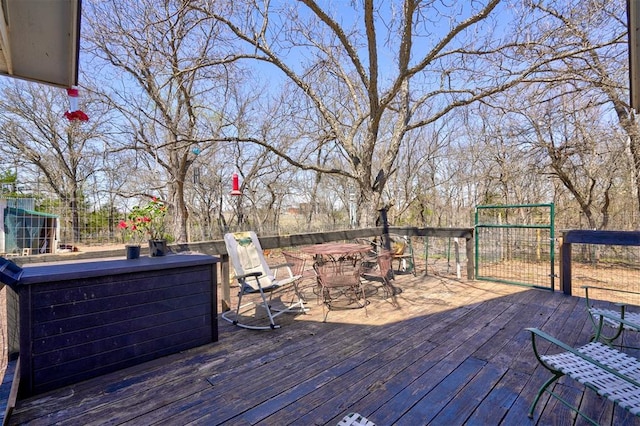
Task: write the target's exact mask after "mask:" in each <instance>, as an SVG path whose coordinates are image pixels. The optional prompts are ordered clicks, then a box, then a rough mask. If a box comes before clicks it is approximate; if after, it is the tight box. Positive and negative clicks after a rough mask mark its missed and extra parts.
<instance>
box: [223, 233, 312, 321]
mask: <svg viewBox="0 0 640 426" xmlns="http://www.w3.org/2000/svg"><path fill="white" fill-rule="evenodd" d="M224 242H225V245H226V247H227V253H228V254H229V259H230V260H231V264H232V265H233V269H234V270H235V276H236V279H237V280H238V284H239V287H240V288H239V290H238V305H237V307H236V310H235V316H234V317H233V318H229V315H230V314H232V313H234V312H233V311H228V312H225V313H223V314H222V318H223V319H224V320H226V321H229V322H231V323H233V324H234V325H237V326H238V327H243V328H249V329H254V330H267V329H276V328H280V326H279V325H278V324H276V323H275V318H276V317H277V316H279V315H281V314H283V313H287V312H294V313H304V312H306V308H305V305H304V301H303V299H302V297H301V296H300V292H299V289H298V282H299V280H300V279H301V275H294V274H293V273H292V270H291V269H290V268H282V269H284V270H286V271H287V272H288V273H287V276H286V277H282V278H280V277H278V278H277V279H276V276H275V275H274V273H273V272H272V271H271V268H270V267H269V265H268V264H267V261H266V259H265V257H264V252H263V250H262V247H261V246H260V240H259V239H258V237H257V236H256V234H255V232H252V231H249V232H236V233H230V234H226V235H225V236H224ZM282 266H285V265H281V266H279V267H274V269H275V268H280V267H282ZM288 285H291V286H292V287H293V290H294V295H293V299H292V300H291V302H290V303H289V304H288V305H286V306H284V307H283V308H281V309H276V308H274V307H273V306H272V304H271V302H272V297H273V294H274V292H275V291H276V290H280V289H284V288H285V287H287V286H288ZM267 293H269V297H268V298H267V295H266V294H267ZM250 294H259V295H260V299H261V301H260V302H253V301H252V302H249V303H245V304H243V303H242V299H243V296H245V295H250ZM249 306H255V307H256V308H257V307H258V306H262V307H263V308H264V309H265V312H266V314H267V317H268V319H269V324H268V325H254V324H248V323H247V322H242V321H241V315H240V314H241V313H244V312H246V310H247V308H248V307H249ZM256 313H257V312H256Z"/></svg>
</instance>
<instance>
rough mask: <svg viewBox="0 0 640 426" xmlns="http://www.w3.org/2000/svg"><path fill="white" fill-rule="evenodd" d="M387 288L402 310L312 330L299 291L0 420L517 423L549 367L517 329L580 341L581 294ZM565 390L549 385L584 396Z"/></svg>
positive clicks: (376, 302)
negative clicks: (249, 321) (214, 332)
mask: <svg viewBox="0 0 640 426" xmlns="http://www.w3.org/2000/svg"><path fill="white" fill-rule="evenodd" d="M376 285H379V283H378V284H376ZM394 285H396V286H398V287H399V288H400V289H401V290H402V291H401V293H400V294H398V296H397V300H398V304H399V305H400V307H399V308H396V307H394V306H392V305H391V304H390V303H389V302H388V301H385V300H383V299H382V298H381V296H382V292H381V290H379V291H378V293H377V294H375V290H374V288H371V290H372V295H371V296H370V297H369V296H368V299H369V300H370V301H371V304H370V305H369V307H368V309H367V310H368V313H369V315H368V317H366V316H365V313H364V310H362V309H360V310H352V311H332V312H331V313H330V314H329V317H328V322H327V323H322V322H321V321H322V318H323V314H322V307H321V306H318V305H316V303H315V296H314V295H313V294H309V295H308V300H309V307H310V308H311V311H310V312H309V313H308V314H307V315H296V316H289V315H287V316H281V317H279V318H282V321H283V322H284V323H283V327H282V328H281V329H278V330H273V331H261V332H256V331H250V330H243V329H239V328H237V327H234V326H233V325H231V324H229V323H227V322H225V321H221V322H220V326H219V341H218V342H217V343H213V344H209V345H205V346H202V347H199V348H194V349H191V350H188V351H185V352H184V353H182V354H176V355H171V356H167V357H165V358H161V359H157V360H154V361H150V362H149V363H146V364H142V365H138V366H135V367H132V368H129V369H126V370H122V371H119V372H115V373H111V374H108V375H105V376H101V377H99V378H96V379H92V380H89V381H87V382H83V383H78V384H76V385H72V386H69V387H66V388H62V389H59V390H56V391H52V392H48V393H46V394H43V395H42V396H41V397H35V398H31V399H26V400H21V401H18V404H17V406H16V409H15V410H14V413H13V416H12V418H11V422H12V424H18V423H21V422H28V421H34V422H35V423H36V424H37V423H55V422H61V423H68V424H103V423H110V424H131V425H138V424H156V423H157V424H186V423H189V422H195V423H198V424H261V425H274V424H290V423H293V424H336V423H337V421H338V420H339V419H340V418H342V417H343V416H344V415H345V414H347V413H349V412H358V413H360V414H362V415H364V416H366V417H368V418H369V419H370V420H371V421H373V422H375V423H376V424H379V425H385V424H394V423H397V424H426V423H429V422H431V423H432V424H463V423H467V424H475V425H485V424H496V425H497V424H505V425H511V424H527V423H529V422H530V420H529V419H528V418H527V410H528V408H529V405H530V403H531V401H532V399H533V397H534V396H535V394H536V392H537V391H538V388H539V386H540V385H541V384H542V382H543V381H544V380H546V379H547V378H548V377H549V373H548V372H547V371H546V370H544V369H542V368H541V367H540V366H539V365H538V363H537V361H536V360H535V358H534V356H533V353H532V351H531V343H530V337H529V335H528V333H526V332H524V328H525V327H531V326H534V327H539V328H542V329H544V330H546V331H548V332H550V333H552V334H553V335H554V336H556V337H558V338H560V339H561V340H565V341H568V342H571V343H572V344H580V343H585V339H586V340H588V338H589V337H590V331H591V330H590V327H591V326H590V324H589V323H588V318H587V316H586V315H587V314H586V304H585V302H584V299H582V298H577V297H568V296H565V295H562V294H560V293H556V294H553V293H551V292H548V291H543V290H534V289H526V288H523V287H513V286H506V285H503V284H492V283H489V282H482V283H479V282H459V281H449V280H444V279H441V278H437V277H417V278H414V277H412V276H411V275H402V276H398V277H396V282H395V283H394ZM545 350H546V349H545ZM563 383H564V384H562V385H559V386H557V389H556V390H558V391H560V392H562V393H563V394H564V395H566V396H567V397H568V398H570V399H571V400H574V401H578V400H579V398H582V395H583V394H584V389H583V388H581V387H580V386H579V385H575V384H574V383H570V382H563ZM543 398H545V397H543ZM589 401H590V402H589ZM585 403H589V404H591V405H590V406H589V409H590V410H591V412H595V413H597V412H600V411H602V412H603V414H602V415H601V416H600V417H599V419H600V420H602V421H603V423H609V424H611V423H613V424H625V425H626V424H632V425H633V424H640V422H639V421H638V419H637V418H634V417H629V416H626V415H625V414H626V413H624V412H621V410H619V409H614V408H613V405H612V404H606V403H604V404H603V403H602V401H601V399H600V400H598V399H597V397H593V396H590V395H589V394H586V395H585V396H584V402H583V404H585ZM536 411H537V412H536V419H538V418H539V417H540V415H541V413H542V420H541V422H540V423H541V424H554V423H557V422H566V421H568V420H570V419H571V418H572V416H573V414H572V413H571V412H570V411H569V410H568V409H566V408H564V407H561V406H558V405H556V404H554V403H553V402H551V403H548V402H547V400H546V399H544V400H543V401H541V402H540V404H539V407H538V409H537V410H536ZM621 420H622V421H624V422H625V423H619V421H621Z"/></svg>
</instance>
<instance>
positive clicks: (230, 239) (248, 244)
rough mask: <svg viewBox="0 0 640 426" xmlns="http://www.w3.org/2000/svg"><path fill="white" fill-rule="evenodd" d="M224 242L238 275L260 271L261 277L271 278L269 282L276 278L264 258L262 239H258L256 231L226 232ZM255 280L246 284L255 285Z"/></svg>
mask: <svg viewBox="0 0 640 426" xmlns="http://www.w3.org/2000/svg"><path fill="white" fill-rule="evenodd" d="M224 243H225V245H226V247H227V253H228V254H229V259H231V264H232V265H233V269H234V270H235V272H236V275H245V274H250V273H252V272H260V276H259V278H263V277H266V278H268V279H269V283H270V282H272V281H273V280H274V276H273V273H272V272H271V269H270V268H269V265H268V264H267V261H266V259H265V258H264V253H263V251H262V247H261V246H260V240H258V237H257V235H256V234H255V232H253V231H246V232H234V233H229V234H225V236H224ZM253 281H254V280H249V281H247V282H246V284H247V285H249V286H251V287H254V286H256V284H253ZM265 284H266V283H265ZM256 288H257V287H256Z"/></svg>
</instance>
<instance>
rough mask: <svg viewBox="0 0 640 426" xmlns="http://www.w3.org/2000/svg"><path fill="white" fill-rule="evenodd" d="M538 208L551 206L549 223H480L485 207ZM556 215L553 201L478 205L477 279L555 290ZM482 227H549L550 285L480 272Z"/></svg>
mask: <svg viewBox="0 0 640 426" xmlns="http://www.w3.org/2000/svg"><path fill="white" fill-rule="evenodd" d="M525 207H526V208H538V207H542V208H549V223H548V224H519V225H516V224H497V223H479V218H480V215H479V212H480V210H484V209H494V210H497V209H501V210H505V209H509V208H511V209H517V208H525ZM554 217H555V206H554V204H553V203H547V204H504V205H486V206H476V211H475V232H474V235H475V268H476V273H475V276H476V279H477V280H484V281H494V282H502V283H506V284H515V285H522V286H528V287H535V288H542V289H545V290H551V291H555V278H556V274H555V229H554ZM481 228H507V229H517V228H520V229H522V228H524V229H548V230H549V239H550V241H549V242H550V246H549V263H550V268H549V269H550V272H549V278H550V282H549V287H543V286H540V285H535V284H532V283H526V282H519V281H511V280H505V279H500V278H495V277H489V276H482V275H481V273H480V267H481V263H480V247H481V246H480V244H481V242H480V240H481V235H480V232H478V231H479V229H481Z"/></svg>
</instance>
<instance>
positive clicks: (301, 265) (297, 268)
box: [276, 251, 320, 302]
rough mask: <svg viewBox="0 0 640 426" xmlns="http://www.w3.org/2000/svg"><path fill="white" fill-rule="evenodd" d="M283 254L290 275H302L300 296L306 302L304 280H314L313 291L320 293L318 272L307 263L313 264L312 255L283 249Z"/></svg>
mask: <svg viewBox="0 0 640 426" xmlns="http://www.w3.org/2000/svg"><path fill="white" fill-rule="evenodd" d="M282 256H283V257H284V261H285V266H286V267H287V268H289V269H288V272H289V275H290V276H299V277H300V281H299V284H298V290H299V291H300V296H301V297H302V298H303V300H304V301H305V302H306V300H305V298H304V293H303V292H302V282H303V281H304V280H313V283H312V284H311V285H312V287H313V292H314V294H316V295H319V294H320V292H319V291H318V290H317V287H318V286H319V284H318V279H317V276H316V273H315V271H314V270H313V267H310V268H307V264H309V265H311V264H312V262H313V261H312V259H311V258H310V257H305V256H307V255H305V254H304V253H299V252H296V253H294V252H291V251H283V252H282ZM308 261H309V262H308ZM276 278H277V275H276Z"/></svg>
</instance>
